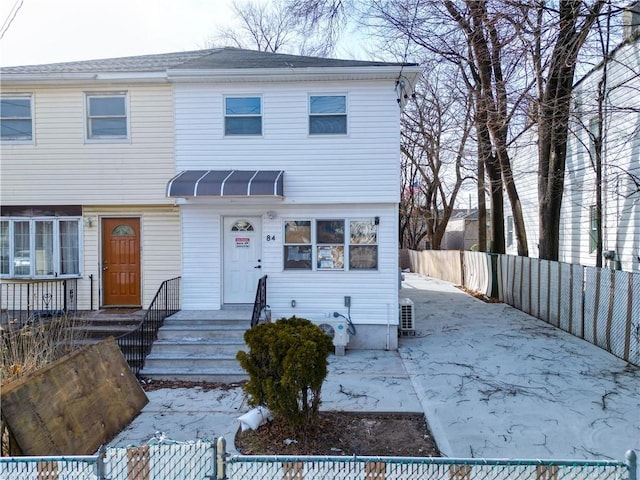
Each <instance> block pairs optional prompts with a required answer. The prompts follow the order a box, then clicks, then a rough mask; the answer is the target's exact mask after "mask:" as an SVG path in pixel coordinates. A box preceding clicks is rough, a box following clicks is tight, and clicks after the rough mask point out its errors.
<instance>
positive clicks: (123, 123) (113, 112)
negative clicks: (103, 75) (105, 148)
mask: <svg viewBox="0 0 640 480" xmlns="http://www.w3.org/2000/svg"><path fill="white" fill-rule="evenodd" d="M128 137H129V135H128V121H127V95H126V94H125V93H87V139H89V140H105V139H106V140H112V139H127V138H128Z"/></svg>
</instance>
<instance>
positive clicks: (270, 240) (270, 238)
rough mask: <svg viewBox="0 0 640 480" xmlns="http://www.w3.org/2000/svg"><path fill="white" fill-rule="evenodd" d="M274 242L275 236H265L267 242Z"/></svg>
mask: <svg viewBox="0 0 640 480" xmlns="http://www.w3.org/2000/svg"><path fill="white" fill-rule="evenodd" d="M275 241H276V236H275V235H267V242H275Z"/></svg>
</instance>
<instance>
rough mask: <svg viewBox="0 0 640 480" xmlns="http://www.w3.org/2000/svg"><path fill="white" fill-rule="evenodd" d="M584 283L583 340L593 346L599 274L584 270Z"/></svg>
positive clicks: (595, 271) (592, 269) (593, 270)
mask: <svg viewBox="0 0 640 480" xmlns="http://www.w3.org/2000/svg"><path fill="white" fill-rule="evenodd" d="M584 277H585V282H584V314H583V321H584V339H585V340H587V341H588V342H591V343H593V344H595V343H596V328H595V320H596V310H597V305H598V299H597V295H596V291H598V295H599V274H598V270H596V269H595V268H591V267H588V268H585V275H584Z"/></svg>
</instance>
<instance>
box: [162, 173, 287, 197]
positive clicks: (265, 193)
mask: <svg viewBox="0 0 640 480" xmlns="http://www.w3.org/2000/svg"><path fill="white" fill-rule="evenodd" d="M167 196H168V197H283V196H284V172H283V171H281V170H184V171H182V172H180V173H179V174H177V175H176V176H175V177H173V178H172V179H171V180H169V183H168V184H167Z"/></svg>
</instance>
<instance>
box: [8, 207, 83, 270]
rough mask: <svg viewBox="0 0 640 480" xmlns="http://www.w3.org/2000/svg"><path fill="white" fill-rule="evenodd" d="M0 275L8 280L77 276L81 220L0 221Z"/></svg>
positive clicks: (57, 218) (34, 219)
mask: <svg viewBox="0 0 640 480" xmlns="http://www.w3.org/2000/svg"><path fill="white" fill-rule="evenodd" d="M0 275H2V276H3V277H8V278H12V277H61V276H62V277H64V276H78V275H80V219H79V218H64V217H55V218H46V217H44V218H10V219H2V220H0Z"/></svg>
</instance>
